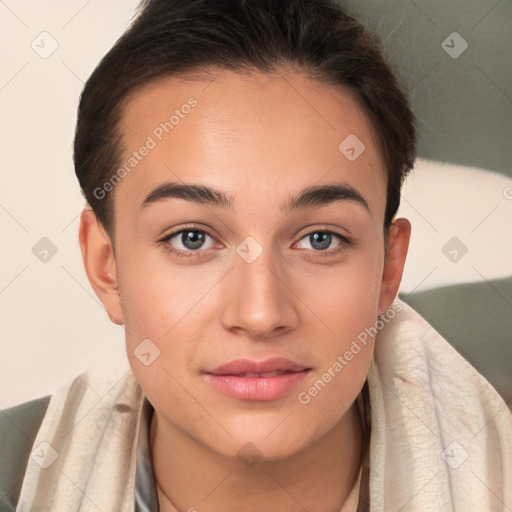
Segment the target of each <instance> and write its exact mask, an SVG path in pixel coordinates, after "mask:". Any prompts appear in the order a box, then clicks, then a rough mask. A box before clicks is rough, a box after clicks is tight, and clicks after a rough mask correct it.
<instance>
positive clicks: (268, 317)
mask: <svg viewBox="0 0 512 512" xmlns="http://www.w3.org/2000/svg"><path fill="white" fill-rule="evenodd" d="M278 260H279V259H278V258H277V257H275V255H274V254H273V252H272V250H271V249H264V250H263V252H262V253H261V254H260V255H259V256H258V257H257V258H256V259H255V260H254V261H252V262H250V263H249V262H248V261H246V260H245V259H244V258H243V257H240V256H238V255H237V256H236V258H235V267H234V268H233V270H232V271H231V272H230V273H229V276H228V278H227V279H226V280H224V281H225V282H224V286H225V290H226V293H225V294H223V296H224V297H225V299H226V302H225V307H224V310H223V314H222V322H223V325H224V327H225V328H226V329H228V330H230V331H232V332H237V333H238V334H242V335H245V336H247V337H249V338H251V339H260V340H261V339H268V338H272V337H275V336H278V335H282V334H284V333H286V332H288V331H290V330H293V329H294V328H295V327H296V326H297V324H298V311H297V307H296V306H297V302H298V299H297V297H296V296H295V295H294V294H293V291H292V283H291V282H290V281H291V279H290V276H289V275H287V272H286V268H284V265H283V264H282V263H283V262H279V261H278Z"/></svg>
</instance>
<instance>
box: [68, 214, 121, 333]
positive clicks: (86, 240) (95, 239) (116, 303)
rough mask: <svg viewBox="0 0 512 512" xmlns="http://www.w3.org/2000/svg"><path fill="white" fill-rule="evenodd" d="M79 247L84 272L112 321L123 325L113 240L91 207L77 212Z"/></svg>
mask: <svg viewBox="0 0 512 512" xmlns="http://www.w3.org/2000/svg"><path fill="white" fill-rule="evenodd" d="M78 236H79V241H80V249H81V251H82V258H83V261H84V267H85V272H86V274H87V277H88V278H89V282H90V283H91V286H92V287H93V289H94V291H95V292H96V295H97V296H98V298H99V299H100V300H101V302H102V303H103V305H104V306H105V309H106V310H107V313H108V316H109V318H110V320H112V322H114V323H115V324H118V325H123V313H122V309H121V298H120V296H119V291H118V289H117V269H116V261H115V256H114V250H113V247H112V242H111V240H110V237H109V236H108V234H107V232H106V231H105V229H104V228H103V226H102V225H101V223H100V222H99V221H98V219H97V218H96V215H95V213H94V212H93V211H92V209H91V207H90V206H86V207H85V208H84V209H83V211H82V214H81V215H80V230H79V235H78Z"/></svg>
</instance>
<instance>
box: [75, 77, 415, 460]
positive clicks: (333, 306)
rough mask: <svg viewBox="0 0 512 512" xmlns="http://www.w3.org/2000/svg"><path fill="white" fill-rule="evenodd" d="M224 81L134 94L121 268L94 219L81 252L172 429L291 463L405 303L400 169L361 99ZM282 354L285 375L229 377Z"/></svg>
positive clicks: (127, 114)
mask: <svg viewBox="0 0 512 512" xmlns="http://www.w3.org/2000/svg"><path fill="white" fill-rule="evenodd" d="M212 80H213V78H209V79H207V78H204V79H195V80H185V79H183V78H174V77H173V78H166V79H164V80H159V81H157V82H154V83H152V84H150V85H148V86H145V87H144V88H142V89H140V90H139V91H137V92H136V94H134V95H133V96H132V97H131V98H130V99H129V101H128V102H127V103H126V107H125V110H124V116H123V123H122V126H123V129H124V135H123V140H124V150H125V152H124V155H123V165H125V172H124V173H123V172H120V173H119V177H120V178H121V179H120V181H119V182H116V183H115V184H114V185H112V186H111V187H109V186H108V185H107V187H106V188H103V190H107V189H108V190H107V193H110V194H113V196H112V198H113V199H114V212H115V219H116V220H115V257H114V256H113V253H112V252H111V246H110V245H109V243H110V242H109V239H108V236H107V235H106V233H105V232H104V230H103V229H102V228H101V226H99V225H97V226H96V227H95V226H94V223H93V222H92V221H91V219H92V217H91V214H90V213H89V214H88V215H89V217H88V218H87V217H86V214H84V215H83V217H82V227H81V242H82V249H83V250H84V247H86V246H88V244H89V247H90V249H89V257H85V253H84V257H85V259H86V268H87V270H88V275H89V278H90V279H91V282H92V283H93V286H94V287H95V289H96V291H97V293H98V295H99V296H100V298H101V299H102V300H103V303H104V304H105V306H106V308H107V311H108V313H109V315H110V318H111V319H112V320H113V321H115V322H116V323H120V324H121V323H122V324H124V325H125V329H126V348H127V354H128V358H129V361H130V364H131V367H132V370H133V373H134V374H135V376H136V378H137V380H138V381H139V383H140V385H141V387H142V389H143V391H144V392H145V394H146V396H147V397H148V399H149V400H150V402H151V403H152V404H153V406H154V407H155V411H156V414H158V415H159V417H160V418H162V419H163V420H164V421H165V423H166V424H167V425H168V428H169V430H170V431H172V430H174V431H176V432H180V433H182V434H185V435H187V436H188V437H190V438H192V439H193V440H194V441H196V442H198V443H200V444H201V445H203V446H206V447H208V448H210V449H211V450H213V451H214V452H216V453H219V454H223V455H226V456H231V457H234V456H236V454H237V453H238V452H239V450H240V449H241V448H242V447H243V446H244V445H246V443H248V442H250V443H253V444H254V445H255V446H256V447H257V448H258V450H259V451H260V452H261V453H262V454H264V456H266V457H268V458H276V459H277V458H282V457H286V456H289V455H291V454H293V453H296V452H298V451H299V450H301V449H303V448H305V447H307V446H308V445H311V444H312V443H314V442H315V441H316V440H318V439H320V438H321V437H322V436H324V435H325V434H326V433H327V432H328V431H330V430H331V429H333V427H334V426H335V425H336V424H337V423H338V422H340V420H341V419H342V418H343V415H344V414H345V413H346V411H347V410H348V409H349V407H350V406H351V404H352V403H353V402H354V400H355V398H356V397H357V395H358V394H359V392H360V390H361V387H362V385H363V383H364V380H365V378H366V375H367V372H368V366H369V363H370V359H371V355H372V351H373V345H374V340H373V339H372V338H368V339H367V342H366V345H363V344H361V343H359V351H357V352H356V350H355V349H354V348H353V347H354V345H353V342H354V340H357V338H358V335H359V334H360V333H362V332H363V331H364V330H365V328H368V327H371V326H373V325H374V324H375V322H376V320H377V315H378V314H379V313H383V312H384V311H385V310H386V309H387V308H388V307H390V306H391V302H392V300H393V299H394V297H395V294H396V291H397V288H398V284H399V281H400V276H401V272H402V267H403V260H404V259H405V252H406V248H407V243H406V239H408V238H407V233H405V235H404V229H402V230H400V226H399V225H398V226H394V227H393V229H392V230H391V235H390V241H389V247H390V249H388V255H387V257H386V262H385V258H384V255H385V254H384V246H385V243H384V233H383V219H384V212H385V207H386V172H385V169H384V167H383V159H382V155H381V154H380V152H379V149H378V146H377V143H376V138H375V136H374V134H373V130H372V125H371V122H370V120H369V119H368V117H367V116H366V114H365V113H364V110H363V109H362V107H361V105H360V104H359V102H358V100H357V98H356V97H355V96H354V94H353V93H351V92H350V91H349V90H342V89H335V88H334V87H332V86H330V85H326V84H320V83H318V82H315V81H312V80H310V79H308V78H307V77H305V76H303V75H300V74H293V73H281V74H275V75H260V74H251V75H245V76H240V75H237V74H234V73H232V72H228V71H222V72H220V71H219V73H218V76H217V78H216V79H215V80H213V81H212ZM354 136H355V137H357V139H356V138H354ZM347 137H349V139H347ZM345 139H347V142H345V143H343V141H345ZM341 143H343V144H342V145H341V149H340V144H341ZM363 145H364V146H363ZM144 147H145V148H146V149H143V148H144ZM350 148H354V151H352V150H351V149H350ZM134 152H135V154H134ZM358 153H360V154H359V156H357V155H358ZM354 156H355V157H356V158H354ZM130 159H132V160H130ZM173 184H174V188H173ZM176 185H178V186H180V187H181V188H180V189H178V188H177V187H176ZM189 185H195V186H197V187H203V188H202V193H200V192H201V190H199V192H198V189H193V190H192V191H190V189H186V186H189ZM326 186H331V188H324V189H322V188H321V187H326ZM206 187H207V188H208V189H212V191H211V192H209V193H207V192H205V189H206ZM336 187H338V188H336ZM313 188H318V190H317V191H316V192H314V191H313ZM194 190H195V192H194ZM308 191H309V192H310V194H309V196H307V197H306V198H305V199H304V197H303V200H302V201H300V200H298V199H299V198H300V197H301V194H302V195H303V194H304V193H305V192H308ZM98 193H101V192H98ZM87 219H89V220H87ZM88 223H89V227H88V228H87V227H86V226H87V224H88ZM95 230H96V231H95ZM405 231H406V230H405ZM87 233H88V234H87ZM92 233H96V235H94V236H93V234H92ZM100 246H101V247H102V248H103V250H100V249H99V247H100ZM109 251H110V252H109ZM385 263H386V264H385ZM107 271H108V274H109V275H111V276H112V277H113V280H115V281H116V282H117V284H118V287H119V288H118V291H119V294H120V296H118V295H117V292H116V291H113V290H112V287H111V286H110V284H109V281H108V280H107V278H104V275H106V274H107ZM102 273H103V274H102ZM144 340H145V341H144ZM351 347H352V349H351ZM347 351H348V352H352V357H351V358H350V359H348V357H344V355H345V354H346V353H347ZM339 356H341V359H342V360H343V363H342V362H341V360H340V358H339ZM270 358H286V359H287V360H289V362H288V363H283V361H281V362H276V361H274V363H273V362H272V361H270V362H269V366H259V367H258V366H254V367H251V366H249V367H247V366H244V364H243V362H242V363H240V364H236V365H235V368H230V369H227V370H225V371H222V370H218V368H219V367H220V366H222V365H225V364H226V363H230V362H233V361H236V360H240V359H244V360H245V362H247V360H249V361H250V362H252V363H255V364H257V363H261V362H268V360H269V359H270ZM290 362H291V363H290ZM292 363H293V364H295V365H296V366H295V367H293V368H291V367H290V365H291V364H292ZM336 363H338V364H336ZM340 365H341V367H342V369H340ZM272 370H276V371H277V374H271V375H269V376H264V377H259V376H257V375H261V373H267V372H268V371H272ZM299 370H301V371H299ZM283 372H284V373H283ZM326 373H328V374H329V375H330V378H328V377H325V375H326ZM226 374H231V375H232V376H231V377H226ZM234 374H237V375H234ZM247 374H249V376H247ZM250 374H257V375H254V376H252V377H251V376H250ZM319 380H320V381H321V384H318V382H319ZM315 383H316V387H315ZM314 389H316V392H315V391H314ZM292 411H293V414H290V413H291V412H292ZM283 418H286V419H285V420H284V421H283ZM269 432H272V433H271V434H270V435H269Z"/></svg>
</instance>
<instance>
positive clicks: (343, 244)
mask: <svg viewBox="0 0 512 512" xmlns="http://www.w3.org/2000/svg"><path fill="white" fill-rule="evenodd" d="M303 240H305V241H306V247H299V248H300V249H312V250H313V251H315V252H322V253H327V254H333V253H337V252H341V251H343V250H344V249H346V248H347V247H349V246H351V245H352V241H351V240H349V239H348V238H347V237H346V236H343V235H340V234H338V233H334V232H332V231H322V230H316V231H312V232H311V233H308V234H307V235H306V236H304V237H302V238H301V239H300V240H299V242H297V243H298V244H300V243H301V242H302V241H303ZM333 243H334V244H335V245H334V247H333ZM308 244H309V247H307V245H308ZM328 248H331V250H326V249H328Z"/></svg>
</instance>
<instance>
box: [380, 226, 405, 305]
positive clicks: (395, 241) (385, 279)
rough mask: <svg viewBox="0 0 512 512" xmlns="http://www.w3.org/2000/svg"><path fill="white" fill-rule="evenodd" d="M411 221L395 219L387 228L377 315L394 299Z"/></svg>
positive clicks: (400, 276) (402, 268) (401, 270)
mask: <svg viewBox="0 0 512 512" xmlns="http://www.w3.org/2000/svg"><path fill="white" fill-rule="evenodd" d="M410 237H411V223H410V222H409V221H408V220H407V219H396V220H395V221H393V223H392V224H391V226H390V228H389V235H388V241H387V249H386V255H385V259H384V270H383V272H382V282H381V288H380V296H379V308H378V313H379V315H380V314H382V313H384V312H385V311H386V310H387V309H388V308H389V307H390V306H391V304H392V303H393V301H394V300H395V298H396V296H397V294H398V289H399V287H400V281H401V280H402V274H403V270H404V265H405V259H406V257H407V249H408V248H409V240H410Z"/></svg>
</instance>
